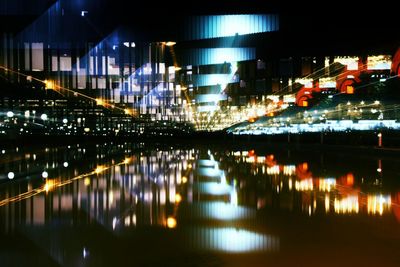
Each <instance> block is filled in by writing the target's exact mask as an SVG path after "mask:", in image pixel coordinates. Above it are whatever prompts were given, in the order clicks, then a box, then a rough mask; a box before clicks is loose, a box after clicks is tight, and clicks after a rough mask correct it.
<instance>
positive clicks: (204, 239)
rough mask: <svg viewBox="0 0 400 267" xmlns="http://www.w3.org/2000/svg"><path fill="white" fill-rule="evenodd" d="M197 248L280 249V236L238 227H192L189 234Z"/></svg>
mask: <svg viewBox="0 0 400 267" xmlns="http://www.w3.org/2000/svg"><path fill="white" fill-rule="evenodd" d="M187 238H189V240H190V244H194V246H195V247H196V249H201V250H213V251H223V252H242V253H245V252H257V251H278V250H279V238H277V237H273V236H269V235H264V234H259V233H256V232H250V231H247V230H241V229H237V228H204V227H196V228H192V229H190V232H189V233H188V235H187Z"/></svg>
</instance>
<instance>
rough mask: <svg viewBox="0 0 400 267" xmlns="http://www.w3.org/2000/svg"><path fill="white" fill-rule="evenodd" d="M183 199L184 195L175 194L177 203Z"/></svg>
mask: <svg viewBox="0 0 400 267" xmlns="http://www.w3.org/2000/svg"><path fill="white" fill-rule="evenodd" d="M181 201H182V197H181V195H180V194H176V195H175V203H180V202H181Z"/></svg>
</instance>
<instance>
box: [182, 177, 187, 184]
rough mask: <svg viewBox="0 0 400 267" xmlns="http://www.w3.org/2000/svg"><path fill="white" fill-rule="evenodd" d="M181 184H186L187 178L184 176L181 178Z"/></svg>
mask: <svg viewBox="0 0 400 267" xmlns="http://www.w3.org/2000/svg"><path fill="white" fill-rule="evenodd" d="M182 183H184V184H186V183H187V178H186V177H185V176H183V177H182Z"/></svg>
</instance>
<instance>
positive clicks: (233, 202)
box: [230, 188, 238, 206]
mask: <svg viewBox="0 0 400 267" xmlns="http://www.w3.org/2000/svg"><path fill="white" fill-rule="evenodd" d="M230 198H231V205H235V206H237V204H238V194H237V191H236V188H233V190H232V191H231V196H230Z"/></svg>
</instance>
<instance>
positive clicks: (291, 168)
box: [283, 165, 296, 176]
mask: <svg viewBox="0 0 400 267" xmlns="http://www.w3.org/2000/svg"><path fill="white" fill-rule="evenodd" d="M295 173H296V166H295V165H284V166H283V174H284V175H288V176H290V175H294V174H295Z"/></svg>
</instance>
